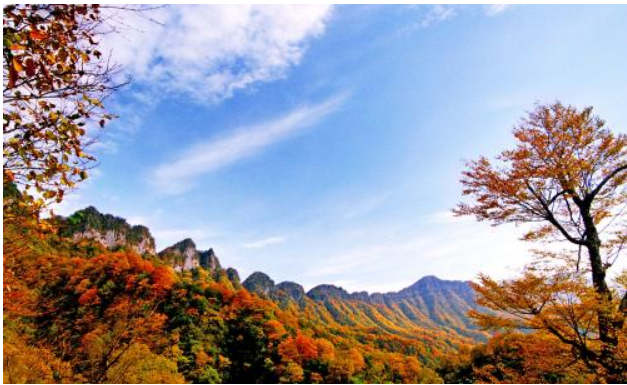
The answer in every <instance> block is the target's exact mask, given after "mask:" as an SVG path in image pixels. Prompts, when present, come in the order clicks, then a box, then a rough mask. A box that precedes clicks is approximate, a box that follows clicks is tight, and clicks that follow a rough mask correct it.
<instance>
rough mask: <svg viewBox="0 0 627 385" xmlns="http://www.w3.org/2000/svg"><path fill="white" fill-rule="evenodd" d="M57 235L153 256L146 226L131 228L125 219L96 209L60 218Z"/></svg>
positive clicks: (153, 242) (86, 209) (92, 208)
mask: <svg viewBox="0 0 627 385" xmlns="http://www.w3.org/2000/svg"><path fill="white" fill-rule="evenodd" d="M60 222H61V225H60V230H59V231H60V233H61V235H63V236H66V237H69V238H72V239H74V240H75V241H78V240H81V239H91V240H94V241H96V242H98V243H100V244H101V245H102V246H104V247H106V248H108V249H110V250H115V249H119V248H130V249H132V250H135V251H136V252H138V253H139V254H146V253H147V254H154V253H155V240H154V238H153V237H152V235H151V234H150V231H149V230H148V228H147V227H145V226H141V225H135V226H131V225H130V224H128V222H126V220H125V219H124V218H120V217H116V216H113V215H111V214H102V213H100V212H99V211H98V210H97V209H96V208H95V207H93V206H89V207H87V208H85V209H83V210H79V211H77V212H75V213H74V214H72V215H71V216H69V217H68V218H61V221H60Z"/></svg>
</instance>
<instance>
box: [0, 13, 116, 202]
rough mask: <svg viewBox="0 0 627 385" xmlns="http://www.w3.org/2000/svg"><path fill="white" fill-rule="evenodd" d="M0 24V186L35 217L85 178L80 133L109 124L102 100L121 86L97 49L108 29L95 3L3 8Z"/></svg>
mask: <svg viewBox="0 0 627 385" xmlns="http://www.w3.org/2000/svg"><path fill="white" fill-rule="evenodd" d="M3 22H4V23H3V74H4V77H3V99H4V102H3V145H4V146H3V147H4V150H3V186H6V185H7V183H15V184H16V185H18V186H19V187H20V189H21V190H22V191H23V192H25V196H26V197H30V198H33V199H31V202H30V203H31V208H32V209H34V211H37V210H39V209H41V207H43V206H44V205H45V204H46V203H48V202H53V201H61V200H62V199H63V196H64V193H65V192H66V191H67V190H68V189H70V188H72V187H73V186H74V185H75V183H76V182H78V181H81V180H83V179H85V178H86V177H87V170H88V169H89V168H90V167H92V166H93V165H94V161H95V159H94V157H93V156H92V155H90V154H88V153H87V149H86V147H87V145H88V144H89V143H90V139H89V138H90V137H91V138H93V134H92V135H90V134H89V132H88V131H89V130H90V128H92V127H98V126H100V127H102V126H104V124H105V122H106V121H107V120H109V119H111V118H112V115H110V114H109V113H107V111H106V110H105V108H104V105H103V101H104V99H105V98H107V96H109V95H110V94H111V93H112V92H113V91H114V90H116V89H117V88H118V87H120V86H121V84H122V83H124V81H122V82H121V83H120V82H116V81H115V75H116V73H117V72H118V68H117V67H116V66H115V65H114V64H112V62H111V60H110V58H109V57H108V55H105V54H103V53H102V52H101V51H100V50H99V41H98V40H99V38H100V37H101V35H102V34H103V33H106V32H110V29H108V28H106V25H105V20H104V18H103V16H102V14H101V8H100V7H99V6H98V5H97V4H94V5H78V4H32V5H6V6H4V7H3ZM5 203H6V202H5ZM4 206H6V204H5V205H4Z"/></svg>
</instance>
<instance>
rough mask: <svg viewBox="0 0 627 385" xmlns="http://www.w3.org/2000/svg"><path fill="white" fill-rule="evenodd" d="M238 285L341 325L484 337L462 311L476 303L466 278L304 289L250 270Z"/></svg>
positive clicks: (432, 277) (467, 309)
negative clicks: (362, 288)
mask: <svg viewBox="0 0 627 385" xmlns="http://www.w3.org/2000/svg"><path fill="white" fill-rule="evenodd" d="M243 285H244V287H245V288H246V289H247V290H249V291H251V292H253V293H256V294H258V295H260V296H264V297H266V298H269V299H272V300H273V301H275V302H276V303H278V304H279V305H280V306H281V307H284V308H285V307H290V306H297V307H299V308H300V309H301V310H306V311H308V312H309V313H311V314H317V315H318V316H319V318H321V319H325V318H329V317H330V318H332V319H333V320H334V321H335V322H337V323H339V324H341V325H362V326H367V327H373V326H376V327H380V328H382V329H384V330H386V331H388V332H391V333H394V334H399V335H403V336H408V335H411V334H412V333H413V331H414V329H415V328H420V329H422V330H442V329H444V330H447V331H450V332H452V333H455V334H457V335H459V336H461V337H467V338H471V339H473V340H475V339H479V340H482V339H485V337H486V334H485V333H484V332H482V331H480V330H478V329H477V328H476V327H475V326H474V325H473V324H472V322H471V321H470V320H469V318H468V316H467V313H468V311H469V310H472V309H479V306H478V305H477V304H476V303H475V298H474V292H473V290H472V288H471V287H470V285H469V283H468V282H463V281H447V280H442V279H439V278H437V277H435V276H426V277H423V278H422V279H420V280H418V281H417V282H416V283H414V284H413V285H411V286H409V287H407V288H405V289H403V290H400V291H398V292H390V293H373V294H368V293H367V292H356V293H349V292H347V291H346V290H344V289H343V288H341V287H338V286H334V285H318V286H316V287H314V288H312V289H311V290H309V291H308V292H307V293H305V291H304V290H303V287H302V286H301V285H299V284H297V283H294V282H281V283H279V284H277V285H275V284H274V281H273V280H272V279H271V278H270V277H268V276H267V275H266V274H264V273H261V272H255V273H253V274H251V275H250V276H249V277H248V278H247V279H246V280H245V281H244V282H243Z"/></svg>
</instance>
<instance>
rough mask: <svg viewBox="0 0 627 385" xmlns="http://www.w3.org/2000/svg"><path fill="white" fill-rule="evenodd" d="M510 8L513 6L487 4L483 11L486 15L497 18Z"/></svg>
mask: <svg viewBox="0 0 627 385" xmlns="http://www.w3.org/2000/svg"><path fill="white" fill-rule="evenodd" d="M512 7H513V4H488V5H485V6H484V9H485V14H486V15H488V16H498V15H500V14H501V13H503V12H505V11H507V10H508V9H511V8H512Z"/></svg>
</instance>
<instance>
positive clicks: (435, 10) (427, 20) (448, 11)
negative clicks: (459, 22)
mask: <svg viewBox="0 0 627 385" xmlns="http://www.w3.org/2000/svg"><path fill="white" fill-rule="evenodd" d="M458 11H459V6H458V5H447V4H437V5H434V6H432V7H431V8H430V9H429V12H428V13H427V15H426V16H425V17H424V19H422V22H421V27H422V28H427V27H428V26H430V25H432V24H434V23H437V22H441V21H445V20H448V19H450V18H452V17H454V16H456V15H457V13H458Z"/></svg>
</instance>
